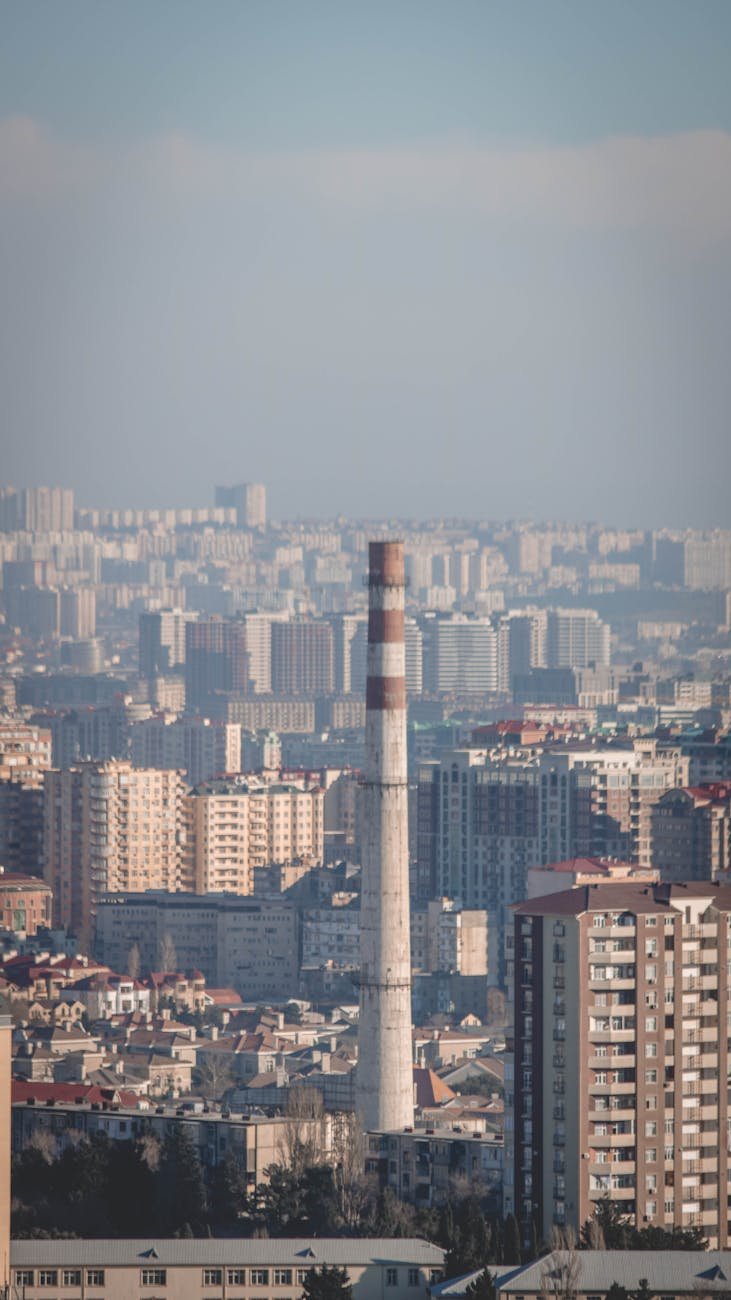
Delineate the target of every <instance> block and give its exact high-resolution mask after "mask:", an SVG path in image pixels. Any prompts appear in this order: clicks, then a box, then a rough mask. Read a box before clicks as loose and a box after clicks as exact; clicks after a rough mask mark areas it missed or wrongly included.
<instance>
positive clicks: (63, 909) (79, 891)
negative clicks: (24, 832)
mask: <svg viewBox="0 0 731 1300" xmlns="http://www.w3.org/2000/svg"><path fill="white" fill-rule="evenodd" d="M184 790H185V786H184V783H183V779H182V776H181V774H180V773H179V772H166V771H159V770H157V769H151V768H135V767H133V766H132V764H131V763H129V762H127V761H124V760H112V761H110V762H105V763H95V762H88V763H77V764H75V765H74V766H73V767H70V768H67V769H64V770H63V771H50V772H47V773H46V776H45V784H44V801H43V818H44V821H43V833H44V850H43V852H44V875H45V878H46V881H47V882H48V884H49V885H50V886H51V888H52V889H53V897H54V920H55V922H56V924H58V925H63V926H66V927H68V928H69V929H71V930H73V931H74V933H76V934H77V935H78V936H79V937H80V938H81V939H82V941H83V943H84V945H85V946H86V945H88V943H89V941H90V939H91V935H92V931H93V925H94V916H95V912H96V906H97V903H98V901H99V899H100V898H101V897H102V895H104V894H106V893H107V892H108V891H109V890H115V889H124V890H127V889H180V888H181V885H182V884H183V881H182V878H181V852H180V830H181V814H182V798H183V793H184ZM122 969H123V968H122Z"/></svg>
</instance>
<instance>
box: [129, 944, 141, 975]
mask: <svg viewBox="0 0 731 1300" xmlns="http://www.w3.org/2000/svg"><path fill="white" fill-rule="evenodd" d="M140 966H141V960H140V949H139V944H136V943H133V944H132V947H131V948H130V950H129V952H128V953H127V974H128V975H129V977H130V979H133V980H138V979H139V978H140Z"/></svg>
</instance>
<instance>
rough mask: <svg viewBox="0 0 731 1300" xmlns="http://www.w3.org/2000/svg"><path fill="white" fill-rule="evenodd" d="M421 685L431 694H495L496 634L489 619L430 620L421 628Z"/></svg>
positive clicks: (496, 671) (496, 673)
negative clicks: (422, 666) (423, 631)
mask: <svg viewBox="0 0 731 1300" xmlns="http://www.w3.org/2000/svg"><path fill="white" fill-rule="evenodd" d="M424 630H425V633H426V640H425V654H424V657H425V664H424V685H425V686H426V688H427V689H428V690H431V691H437V692H439V691H444V692H457V693H459V694H472V693H478V694H485V693H486V692H490V691H497V689H498V685H499V673H498V632H497V630H496V628H495V626H494V624H493V622H492V620H491V619H489V618H468V617H467V616H466V615H464V614H453V615H452V616H451V617H450V618H437V619H430V620H428V623H425V624H424Z"/></svg>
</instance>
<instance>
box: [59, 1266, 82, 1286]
mask: <svg viewBox="0 0 731 1300" xmlns="http://www.w3.org/2000/svg"><path fill="white" fill-rule="evenodd" d="M61 1285H62V1286H81V1269H80V1268H65V1269H64V1270H63V1273H62V1275H61Z"/></svg>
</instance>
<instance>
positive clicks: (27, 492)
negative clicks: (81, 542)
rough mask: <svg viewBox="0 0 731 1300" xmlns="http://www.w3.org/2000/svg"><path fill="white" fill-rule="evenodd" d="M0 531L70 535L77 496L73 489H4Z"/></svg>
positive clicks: (0, 510) (0, 511)
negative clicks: (75, 496) (75, 497)
mask: <svg viewBox="0 0 731 1300" xmlns="http://www.w3.org/2000/svg"><path fill="white" fill-rule="evenodd" d="M0 504H1V506H2V509H0V531H2V532H15V531H16V529H17V530H20V531H22V532H27V533H70V532H71V531H72V529H73V527H74V494H73V492H72V491H71V489H70V488H60V487H50V488H49V487H35V488H24V489H22V490H21V491H16V490H15V488H5V489H3V491H2V496H1V497H0Z"/></svg>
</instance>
